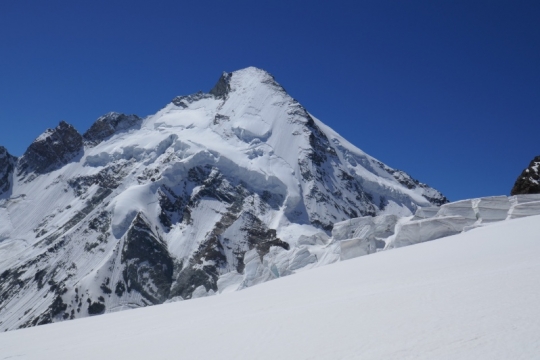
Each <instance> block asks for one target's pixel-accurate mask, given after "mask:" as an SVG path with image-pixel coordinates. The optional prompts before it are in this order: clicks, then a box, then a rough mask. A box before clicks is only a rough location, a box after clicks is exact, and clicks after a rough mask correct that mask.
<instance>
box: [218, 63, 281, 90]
mask: <svg viewBox="0 0 540 360" xmlns="http://www.w3.org/2000/svg"><path fill="white" fill-rule="evenodd" d="M260 84H267V85H271V86H274V87H278V88H279V89H280V90H283V88H282V87H281V85H279V84H278V83H277V82H276V81H275V79H274V77H273V76H272V74H270V73H269V72H267V71H266V70H263V69H259V68H257V67H254V66H250V67H247V68H244V69H240V70H236V71H233V72H223V74H222V75H221V77H220V78H219V80H218V82H217V83H216V85H214V87H213V88H212V89H211V90H210V94H212V95H214V96H215V97H216V98H226V97H227V96H228V94H229V93H230V92H231V91H237V90H248V89H253V88H254V87H257V86H260Z"/></svg>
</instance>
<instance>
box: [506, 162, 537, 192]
mask: <svg viewBox="0 0 540 360" xmlns="http://www.w3.org/2000/svg"><path fill="white" fill-rule="evenodd" d="M511 194H512V195H519V194H540V155H539V156H536V157H535V158H534V159H533V160H532V161H531V163H530V164H529V166H528V167H527V168H526V169H525V170H523V172H522V173H521V175H519V176H518V178H517V180H516V182H515V183H514V187H513V188H512V191H511Z"/></svg>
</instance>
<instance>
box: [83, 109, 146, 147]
mask: <svg viewBox="0 0 540 360" xmlns="http://www.w3.org/2000/svg"><path fill="white" fill-rule="evenodd" d="M141 122H142V119H141V118H140V117H138V116H137V115H125V114H119V113H116V112H110V113H108V114H105V115H103V116H102V117H100V118H99V119H97V120H96V122H95V123H94V124H93V125H92V126H91V127H90V129H88V131H86V132H85V133H84V135H83V138H84V140H85V142H86V143H87V144H88V145H90V146H95V145H97V144H99V143H100V142H102V141H103V140H105V139H107V138H108V137H110V136H112V135H114V134H115V133H117V132H120V131H123V130H128V129H131V128H134V127H140V125H141Z"/></svg>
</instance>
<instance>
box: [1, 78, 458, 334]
mask: <svg viewBox="0 0 540 360" xmlns="http://www.w3.org/2000/svg"><path fill="white" fill-rule="evenodd" d="M446 202H447V200H446V198H445V197H444V196H443V195H442V194H441V193H440V192H438V191H436V190H434V189H432V188H430V187H429V186H427V185H425V184H422V183H420V182H418V181H416V180H414V179H413V178H411V177H410V176H409V175H407V174H406V173H404V172H402V171H398V170H395V169H392V168H390V167H388V166H386V165H385V164H383V163H381V162H380V161H378V160H376V159H374V158H373V157H371V156H369V155H367V154H365V153H364V152H362V151H361V150H359V149H358V148H356V147H355V146H353V145H352V144H350V143H349V142H347V141H346V140H345V139H344V138H342V137H341V136H340V135H338V134H337V133H335V132H334V131H333V130H332V129H330V128H329V127H327V126H326V125H324V124H323V123H322V122H320V121H319V120H317V119H316V118H315V117H313V116H312V115H311V114H309V113H308V112H307V110H306V109H305V108H303V107H302V106H301V105H300V104H299V103H298V102H297V101H296V100H294V99H293V98H291V97H290V96H289V95H288V94H287V93H286V92H285V90H284V89H283V88H282V87H281V86H280V85H279V84H278V83H277V82H276V81H275V80H274V78H273V77H272V76H271V75H270V74H268V73H267V72H265V71H263V70H260V69H256V68H247V69H243V70H240V71H236V72H233V73H224V74H223V75H222V77H221V78H220V79H219V81H218V83H217V84H216V85H215V87H214V88H213V89H212V90H211V91H210V92H209V93H196V94H193V95H189V96H180V97H177V98H175V99H173V101H172V102H171V103H170V104H168V105H167V106H165V108H163V109H162V110H160V111H159V112H157V113H156V114H155V115H152V116H149V117H147V118H144V119H141V118H139V117H137V116H135V115H123V114H117V113H109V114H107V115H104V116H102V117H101V118H99V119H98V120H97V121H96V122H95V123H94V124H93V125H92V126H91V128H90V129H89V130H88V131H87V132H86V133H84V134H83V135H81V134H79V133H78V132H77V130H76V129H75V128H73V127H72V126H71V125H69V124H67V123H65V122H61V123H60V124H59V125H58V126H57V127H56V128H54V129H49V130H47V131H46V132H45V133H43V134H42V135H41V136H39V137H38V138H37V139H36V140H35V141H34V142H33V143H32V144H31V145H30V146H29V147H28V150H27V151H26V152H25V153H24V154H23V156H22V157H20V158H18V159H16V158H14V157H13V156H11V155H9V153H8V152H7V151H6V150H5V149H4V148H0V329H2V330H5V329H15V328H19V327H28V326H33V325H38V324H45V323H50V322H55V321H59V320H63V319H74V318H80V317H86V316H88V315H93V314H102V313H104V312H114V311H118V310H123V309H129V308H136V307H141V306H146V305H151V304H160V303H163V302H166V301H172V300H182V299H190V298H195V297H201V296H206V295H209V294H214V293H223V292H228V291H232V290H237V289H242V288H245V287H249V286H251V285H254V284H257V283H261V282H264V281H267V280H271V279H275V278H278V277H281V276H284V275H288V274H291V273H293V272H296V271H298V270H299V269H307V268H310V267H315V266H319V265H321V264H327V263H330V262H334V261H337V260H338V259H339V256H340V255H339V253H337V252H336V251H334V250H333V249H336V247H335V246H334V247H328V241H329V236H330V234H331V231H332V229H333V226H334V224H335V223H337V222H342V221H344V220H347V219H350V218H357V217H362V216H381V215H389V216H391V215H395V216H408V215H412V214H413V213H415V212H416V210H417V209H419V208H423V207H433V206H439V205H441V204H444V203H446Z"/></svg>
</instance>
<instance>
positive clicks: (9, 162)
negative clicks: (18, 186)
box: [0, 146, 17, 195]
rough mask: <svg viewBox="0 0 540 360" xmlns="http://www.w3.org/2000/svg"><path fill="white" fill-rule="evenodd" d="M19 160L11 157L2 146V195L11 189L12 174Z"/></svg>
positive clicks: (0, 154)
mask: <svg viewBox="0 0 540 360" xmlns="http://www.w3.org/2000/svg"><path fill="white" fill-rule="evenodd" d="M16 161H17V158H16V157H15V156H13V155H11V154H10V153H9V152H8V151H7V149H6V148H5V147H3V146H0V195H2V194H3V193H5V192H6V191H8V190H9V189H10V188H11V184H12V182H11V174H12V173H13V169H14V166H15V163H16Z"/></svg>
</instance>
